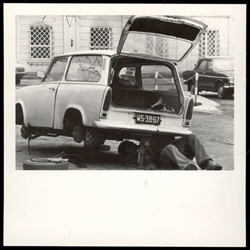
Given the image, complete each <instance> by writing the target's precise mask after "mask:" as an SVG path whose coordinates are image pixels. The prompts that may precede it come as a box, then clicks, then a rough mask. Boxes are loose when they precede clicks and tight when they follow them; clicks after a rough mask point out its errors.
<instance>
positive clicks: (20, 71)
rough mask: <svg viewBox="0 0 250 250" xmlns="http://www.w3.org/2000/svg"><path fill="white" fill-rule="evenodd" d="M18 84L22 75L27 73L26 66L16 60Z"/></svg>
mask: <svg viewBox="0 0 250 250" xmlns="http://www.w3.org/2000/svg"><path fill="white" fill-rule="evenodd" d="M15 68H16V85H18V84H20V82H21V79H22V77H23V76H24V75H25V74H26V70H25V66H24V65H23V64H20V63H18V61H17V60H16V63H15Z"/></svg>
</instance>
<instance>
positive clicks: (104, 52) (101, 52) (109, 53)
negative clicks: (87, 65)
mask: <svg viewBox="0 0 250 250" xmlns="http://www.w3.org/2000/svg"><path fill="white" fill-rule="evenodd" d="M85 54H92V55H106V56H113V55H115V54H116V51H115V50H81V51H75V52H68V53H64V54H60V55H57V56H55V57H61V56H74V55H85Z"/></svg>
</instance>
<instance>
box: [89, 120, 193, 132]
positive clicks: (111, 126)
mask: <svg viewBox="0 0 250 250" xmlns="http://www.w3.org/2000/svg"><path fill="white" fill-rule="evenodd" d="M93 127H96V128H99V129H104V130H106V129H107V130H119V131H123V132H131V133H142V134H143V133H145V134H174V135H189V134H192V131H191V130H190V129H189V128H185V127H183V128H176V127H160V126H156V125H142V124H127V125H126V124H125V125H124V123H119V122H115V123H114V122H112V123H111V122H108V121H106V120H103V121H94V122H93Z"/></svg>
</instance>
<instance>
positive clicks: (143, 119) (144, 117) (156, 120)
mask: <svg viewBox="0 0 250 250" xmlns="http://www.w3.org/2000/svg"><path fill="white" fill-rule="evenodd" d="M135 122H136V123H142V124H152V125H160V124H161V117H160V116H159V115H151V114H140V113H136V114H135Z"/></svg>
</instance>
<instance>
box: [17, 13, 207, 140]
mask: <svg viewBox="0 0 250 250" xmlns="http://www.w3.org/2000/svg"><path fill="white" fill-rule="evenodd" d="M145 20H148V21H149V22H152V21H153V22H160V24H159V25H158V26H161V25H162V29H163V24H164V25H165V23H167V25H170V26H171V25H177V26H178V27H179V25H181V28H180V30H185V31H184V34H185V32H186V29H187V27H188V29H189V28H190V27H191V28H190V30H191V31H192V29H194V30H193V31H192V32H194V34H193V35H192V36H190V35H189V34H188V35H187V38H188V39H193V40H192V41H188V42H189V44H190V46H189V47H188V50H187V52H185V53H184V55H182V56H180V57H178V58H170V59H166V58H162V57H160V56H159V55H154V54H152V53H151V54H150V55H148V54H147V53H144V52H145V50H144V52H141V51H138V47H137V48H136V49H135V48H134V47H133V48H132V50H133V51H132V52H127V51H123V47H124V44H125V41H126V38H127V36H128V35H129V34H130V32H129V31H130V28H131V27H132V28H131V30H132V31H133V30H135V31H136V32H137V30H136V27H137V26H138V25H137V23H136V22H137V21H138V22H139V24H140V22H144V21H145ZM169 23H170V24H169ZM183 25H184V26H183ZM138 27H140V25H139V26H138ZM152 27H153V26H152ZM171 27H172V26H171ZM174 27H175V26H174ZM205 28H206V25H205V24H202V23H200V22H197V21H193V20H190V19H185V18H184V20H183V19H181V18H180V17H166V18H159V17H131V18H130V19H129V21H128V23H127V24H126V25H125V27H124V29H123V32H122V35H121V38H120V42H119V45H118V49H117V51H101V50H98V51H93V50H90V51H82V52H75V53H69V54H64V55H61V56H56V57H55V58H54V59H53V60H52V62H51V64H50V66H49V68H48V70H47V72H46V75H45V77H44V78H43V80H42V81H41V83H40V84H38V85H35V86H29V87H25V88H22V89H19V90H17V91H16V124H21V125H23V127H22V136H23V137H24V138H28V137H29V136H32V135H33V136H35V135H38V136H39V135H48V136H49V135H51V134H56V135H68V136H72V135H73V137H74V139H75V141H77V142H82V141H84V142H85V143H86V144H88V145H91V144H92V145H96V144H102V143H103V142H104V140H106V139H108V140H121V141H122V140H124V139H139V138H140V137H141V136H143V135H145V134H147V135H152V134H174V135H185V134H190V133H191V131H190V122H191V118H192V110H193V102H194V100H193V98H192V96H191V95H188V96H187V95H184V92H183V89H182V85H181V81H180V78H179V74H178V71H177V68H176V63H177V62H180V61H182V60H183V59H184V58H185V57H186V56H187V54H188V52H190V51H191V50H192V48H193V47H194V46H195V44H196V43H197V42H198V38H199V35H200V33H201V32H203V31H204V30H205ZM147 31H148V32H149V33H150V34H152V30H147ZM144 32H145V31H143V32H142V33H140V32H139V35H140V34H143V35H144ZM164 32H165V31H164ZM132 33H133V32H132ZM170 33H171V32H170ZM161 35H162V34H161ZM164 35H167V37H169V34H164ZM173 35H174V36H176V34H175V33H174V34H173ZM175 38H176V37H175ZM183 40H184V38H183V36H182V37H181V39H180V41H181V43H183ZM140 43H141V44H142V42H140ZM170 44H171V42H170ZM130 47H131V46H130ZM139 50H140V47H139ZM57 65H59V66H57ZM60 65H61V66H60ZM60 67H61V68H63V70H61V69H60ZM126 68H130V69H131V68H133V69H134V71H135V72H134V73H132V74H131V75H130V77H131V76H132V77H135V79H134V80H131V79H124V74H123V73H124V72H126V70H125V69H126ZM54 69H55V72H56V69H57V72H56V73H53V72H54ZM60 70H61V71H60ZM159 70H160V71H159ZM161 70H162V71H161ZM59 71H60V72H59ZM120 71H121V73H122V74H121V75H119V74H120V73H119V72H120ZM58 72H59V73H60V76H59V75H58V74H59V73H58ZM159 72H160V73H161V74H160V73H159ZM166 72H167V73H166ZM158 75H160V76H158ZM52 76H53V77H54V76H56V77H59V78H58V79H52ZM125 77H126V75H125ZM82 79H85V80H82ZM165 83H166V84H165ZM117 84H118V85H117ZM119 84H120V85H119ZM131 84H132V85H131ZM165 85H166V86H168V87H165ZM144 87H145V88H146V89H144ZM147 88H148V89H147ZM159 88H160V89H159ZM161 88H162V89H161Z"/></svg>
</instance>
